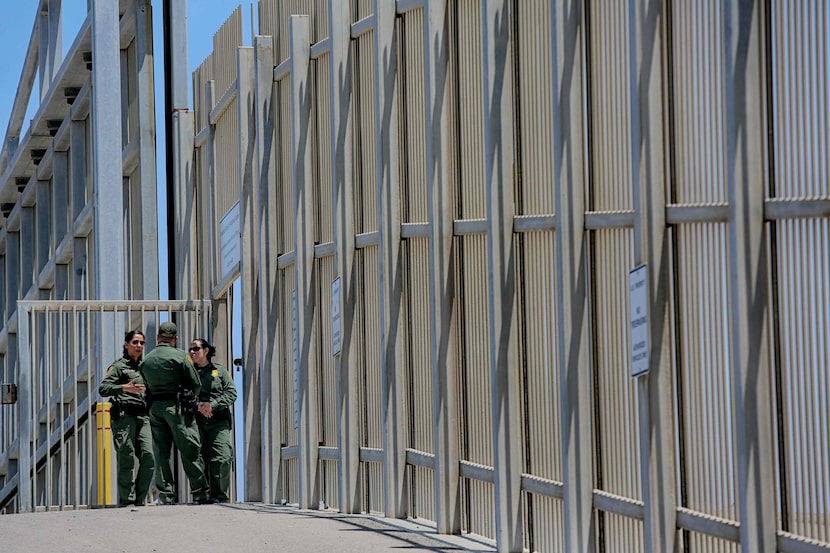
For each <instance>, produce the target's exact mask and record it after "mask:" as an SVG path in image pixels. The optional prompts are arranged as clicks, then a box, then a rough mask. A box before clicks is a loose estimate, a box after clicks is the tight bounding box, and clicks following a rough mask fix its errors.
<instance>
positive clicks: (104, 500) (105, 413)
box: [95, 401, 115, 505]
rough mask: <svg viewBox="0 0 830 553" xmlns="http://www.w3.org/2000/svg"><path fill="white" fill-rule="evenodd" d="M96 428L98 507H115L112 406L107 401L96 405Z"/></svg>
mask: <svg viewBox="0 0 830 553" xmlns="http://www.w3.org/2000/svg"><path fill="white" fill-rule="evenodd" d="M95 427H96V429H97V430H98V432H97V437H98V439H97V442H98V505H114V504H115V502H114V501H113V497H112V470H111V468H112V467H111V465H112V454H111V453H110V442H111V440H112V427H111V426H110V404H109V402H107V401H103V402H98V403H96V404H95Z"/></svg>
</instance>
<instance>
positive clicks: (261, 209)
mask: <svg viewBox="0 0 830 553" xmlns="http://www.w3.org/2000/svg"><path fill="white" fill-rule="evenodd" d="M254 50H255V55H256V60H255V63H254V83H255V84H254V109H255V111H256V113H255V116H256V122H255V128H256V130H255V141H256V165H255V167H256V171H255V173H254V176H255V177H256V184H255V186H256V190H257V196H258V201H257V205H256V208H257V211H256V214H255V215H256V220H255V221H254V222H253V223H252V224H254V225H255V227H254V229H253V230H254V233H255V239H256V241H255V248H256V252H257V257H258V258H259V276H258V279H259V293H258V298H257V299H258V301H259V365H258V370H259V372H260V386H259V401H260V413H259V419H260V425H261V434H262V451H261V455H260V463H261V472H262V492H261V493H262V501H265V502H274V503H279V501H280V500H281V499H282V498H281V497H276V495H275V494H276V490H277V488H278V487H279V480H278V475H279V469H280V466H281V464H282V460H281V456H280V453H281V452H280V445H281V444H282V442H283V438H282V436H281V425H280V420H279V413H280V408H279V407H280V401H279V398H281V397H282V396H281V395H280V393H281V392H280V389H281V386H280V378H279V374H280V360H281V359H282V358H283V357H282V355H281V354H280V352H279V351H278V349H277V348H279V345H280V341H279V340H276V339H274V337H275V336H278V335H279V328H280V323H281V319H282V317H281V316H280V314H281V311H280V305H279V300H278V298H279V279H278V278H277V276H278V274H279V271H278V270H277V259H276V257H275V256H274V254H273V252H275V251H276V248H277V234H276V232H277V222H278V221H279V215H278V212H277V209H276V208H277V183H276V168H275V162H276V155H275V151H274V108H275V104H274V102H273V90H274V39H273V38H272V37H270V36H258V37H256V38H255V39H254Z"/></svg>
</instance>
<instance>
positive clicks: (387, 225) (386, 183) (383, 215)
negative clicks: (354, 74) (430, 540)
mask: <svg viewBox="0 0 830 553" xmlns="http://www.w3.org/2000/svg"><path fill="white" fill-rule="evenodd" d="M395 11H396V5H395V1H394V0H375V20H374V21H375V36H374V39H375V124H376V128H375V151H376V152H377V157H376V168H375V171H376V179H377V186H378V191H377V198H378V224H379V228H380V235H379V240H380V247H379V250H380V280H379V282H380V321H381V323H380V328H381V339H380V351H381V364H382V368H381V371H382V373H381V374H382V380H383V382H382V389H383V394H384V398H383V410H384V446H383V448H384V451H385V452H386V457H385V459H384V463H385V465H384V470H385V473H386V478H385V481H386V497H385V509H386V516H388V517H394V518H403V517H406V516H407V514H408V512H409V495H410V493H411V490H409V486H408V482H407V480H406V447H407V445H409V444H408V442H407V437H408V435H409V432H408V429H409V425H411V424H412V422H411V420H410V416H409V411H408V409H407V408H406V398H405V397H404V392H405V389H406V380H405V379H406V375H407V374H408V373H409V369H408V367H407V359H406V351H405V343H404V332H406V330H405V329H406V327H407V324H408V321H406V319H405V317H404V312H405V310H404V305H403V298H402V295H403V281H404V274H403V271H404V263H405V261H404V257H403V252H402V250H401V245H402V243H401V198H400V182H399V181H400V159H399V155H400V154H399V148H400V146H399V144H398V137H399V133H398V102H399V100H398V88H397V85H398V48H399V44H398V40H399V37H398V32H397V27H396V24H397V23H396V15H395Z"/></svg>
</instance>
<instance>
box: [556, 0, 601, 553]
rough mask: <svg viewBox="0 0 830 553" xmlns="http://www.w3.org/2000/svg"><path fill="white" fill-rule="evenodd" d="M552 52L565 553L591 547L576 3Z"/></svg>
mask: <svg viewBox="0 0 830 553" xmlns="http://www.w3.org/2000/svg"><path fill="white" fill-rule="evenodd" d="M551 16H552V21H551V27H552V28H553V29H554V38H553V39H552V40H551V45H552V48H553V53H552V56H551V59H552V60H553V67H552V70H551V74H552V75H553V83H552V89H553V98H552V99H553V145H554V149H553V152H551V154H552V156H553V159H554V175H553V179H554V180H553V186H554V188H555V194H556V200H555V202H556V230H555V236H556V238H555V244H556V246H555V248H556V251H555V256H556V263H555V266H556V267H557V269H558V271H557V274H555V275H554V279H555V283H554V289H555V294H556V300H555V304H556V306H557V311H556V316H557V319H558V321H559V323H558V325H557V336H556V340H557V343H558V346H557V352H558V359H557V362H558V364H559V366H560V367H561V369H560V374H559V379H560V380H559V383H558V384H559V394H560V405H561V409H562V412H561V415H560V418H561V420H562V446H561V447H562V473H563V478H564V523H565V550H566V551H573V552H587V551H593V549H594V543H593V540H594V537H593V534H594V522H593V520H594V519H593V511H592V505H593V499H592V498H593V495H592V494H593V488H594V479H593V466H594V459H593V456H592V446H591V443H590V440H586V439H584V437H585V436H590V435H591V433H592V426H591V399H592V398H591V389H590V370H589V368H590V363H589V358H588V338H589V336H588V302H587V293H586V285H587V278H588V277H587V275H586V270H587V268H588V264H587V262H588V259H587V256H588V252H587V249H586V236H585V203H586V198H585V182H586V180H587V178H588V176H587V174H586V171H587V169H586V164H587V160H586V158H585V156H586V155H587V152H586V150H585V128H586V124H587V121H586V114H585V101H586V100H585V96H586V93H587V88H586V84H585V82H584V80H583V78H582V77H581V75H583V74H584V72H585V69H584V67H585V57H586V52H585V36H584V33H585V25H584V20H585V14H584V12H583V2H581V1H579V0H572V1H570V2H568V3H566V4H565V5H563V6H561V7H556V8H555V9H552V10H551Z"/></svg>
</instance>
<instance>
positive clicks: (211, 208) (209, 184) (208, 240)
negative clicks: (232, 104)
mask: <svg viewBox="0 0 830 553" xmlns="http://www.w3.org/2000/svg"><path fill="white" fill-rule="evenodd" d="M215 103H216V81H214V80H210V81H208V82H206V83H205V120H206V125H207V129H208V135H207V139H206V140H205V145H204V149H203V151H204V156H205V167H206V168H207V169H206V174H205V182H204V183H203V186H202V190H203V195H204V197H205V201H206V203H207V206H206V209H205V210H206V212H207V219H208V224H207V232H206V233H205V234H206V236H205V237H204V239H203V241H202V243H201V244H202V248H203V250H204V251H205V253H206V255H205V263H206V267H203V268H202V271H201V272H202V273H204V277H203V282H202V285H203V290H202V293H203V294H205V295H207V294H208V293H210V290H211V289H212V288H213V286H214V284H216V281H217V279H218V278H219V276H218V275H219V270H218V267H217V265H218V263H219V260H218V259H217V258H216V243H217V240H219V236H218V233H217V231H216V227H217V224H216V222H217V217H216V207H215V206H216V126H215V125H212V124H211V123H210V112H211V110H212V109H213V106H214V105H215ZM211 295H212V294H211ZM228 343H230V342H228Z"/></svg>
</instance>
